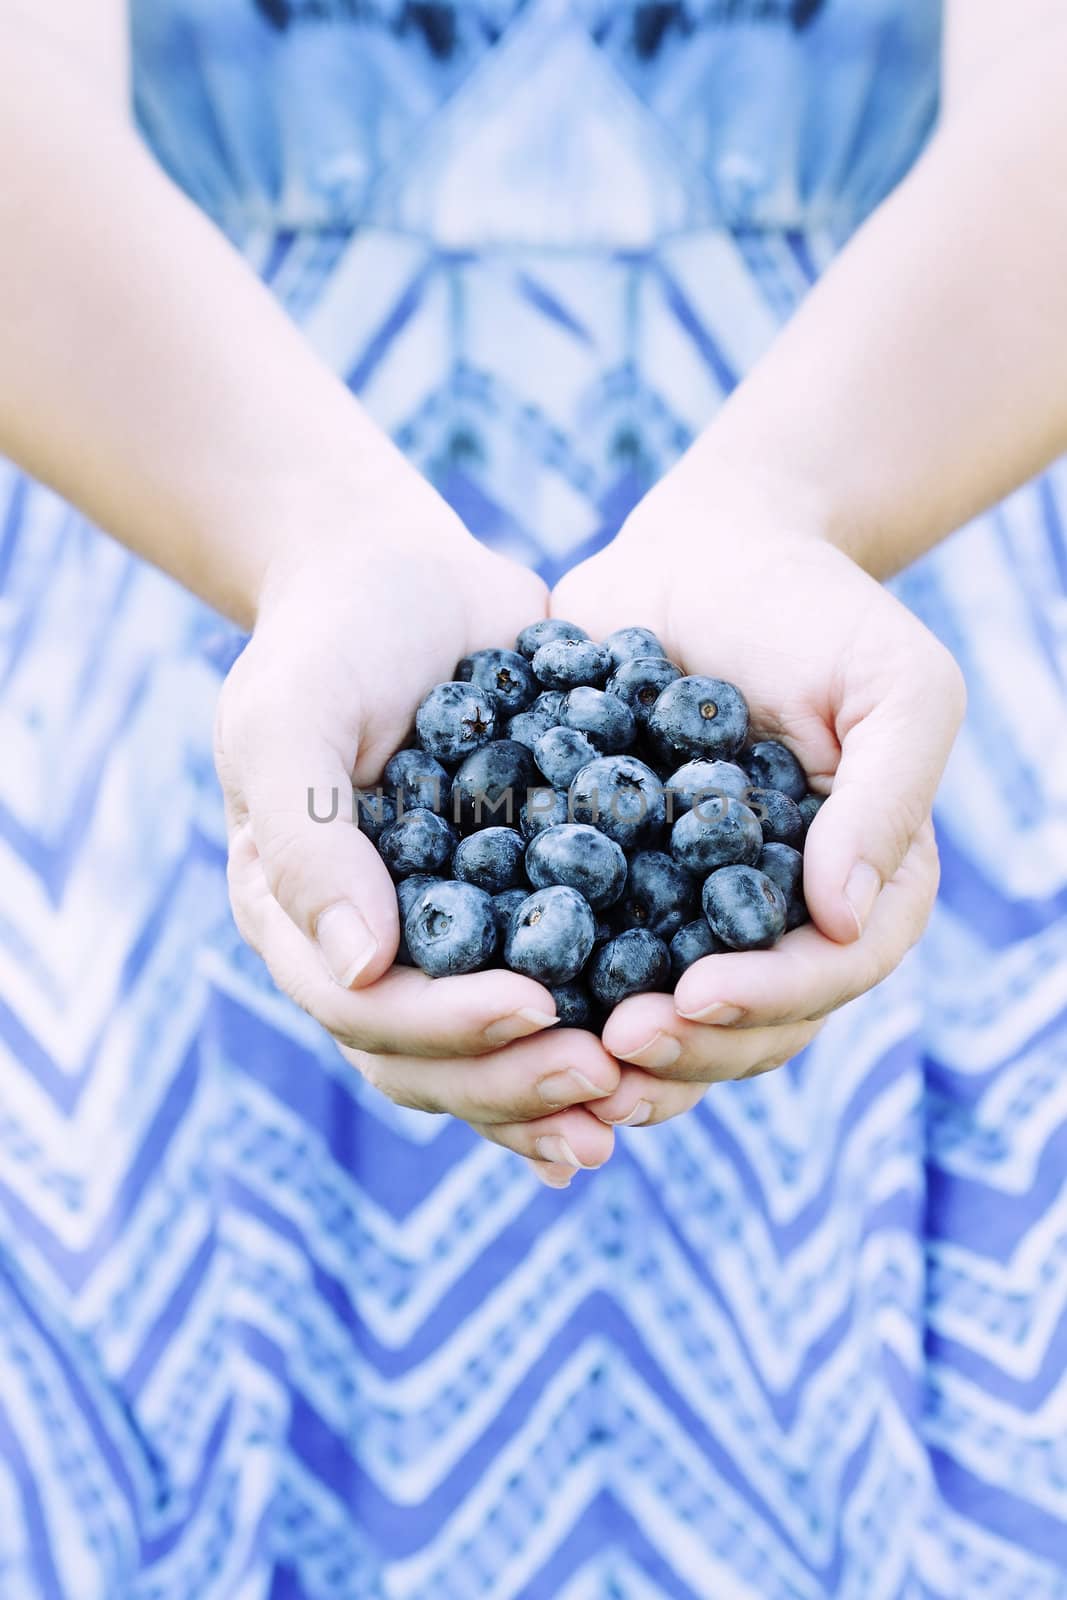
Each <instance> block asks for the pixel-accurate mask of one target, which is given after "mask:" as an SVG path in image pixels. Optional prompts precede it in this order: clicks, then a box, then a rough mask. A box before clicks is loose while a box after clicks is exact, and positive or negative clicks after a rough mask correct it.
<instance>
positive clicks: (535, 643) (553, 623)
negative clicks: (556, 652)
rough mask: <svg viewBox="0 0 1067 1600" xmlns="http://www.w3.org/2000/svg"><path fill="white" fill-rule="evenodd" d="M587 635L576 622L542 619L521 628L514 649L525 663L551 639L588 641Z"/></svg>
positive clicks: (550, 618) (553, 618)
mask: <svg viewBox="0 0 1067 1600" xmlns="http://www.w3.org/2000/svg"><path fill="white" fill-rule="evenodd" d="M588 637H589V635H588V634H587V633H586V631H585V629H584V628H579V626H578V624H577V623H576V622H564V621H563V619H562V617H542V618H541V619H540V621H539V622H531V623H530V625H529V626H528V627H526V628H523V630H522V632H521V633H520V634H519V637H518V638H517V639H516V640H515V648H516V650H517V651H518V652H519V654H520V655H521V656H525V657H526V659H527V661H532V660H533V658H534V656H535V655H536V654H537V652H538V650H540V648H541V646H542V645H543V644H550V643H551V642H552V640H553V639H588Z"/></svg>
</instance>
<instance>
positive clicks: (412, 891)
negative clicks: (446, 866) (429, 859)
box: [396, 872, 441, 967]
mask: <svg viewBox="0 0 1067 1600" xmlns="http://www.w3.org/2000/svg"><path fill="white" fill-rule="evenodd" d="M440 882H441V879H440V878H431V877H430V875H429V874H428V873H426V872H415V873H413V874H412V876H411V877H410V878H401V879H400V881H399V883H398V884H397V886H396V903H397V910H398V911H399V914H400V916H399V920H400V944H399V946H398V948H397V952H396V959H397V964H398V965H399V966H401V967H413V966H414V965H415V963H414V961H413V960H412V959H411V951H410V950H409V949H408V941H407V936H406V935H405V933H404V919H405V918H406V916H407V914H408V912H409V911H410V910H411V908H412V906H413V905H414V904H415V901H416V900H417V899H418V897H419V895H420V894H421V893H422V891H423V890H424V889H425V888H426V886H427V885H428V884H431V883H440Z"/></svg>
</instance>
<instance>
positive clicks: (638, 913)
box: [615, 850, 697, 939]
mask: <svg viewBox="0 0 1067 1600" xmlns="http://www.w3.org/2000/svg"><path fill="white" fill-rule="evenodd" d="M696 911H697V885H696V883H695V882H694V881H693V875H692V873H690V872H688V871H687V870H686V868H685V867H683V866H680V865H679V864H678V862H677V861H675V860H674V859H673V858H672V857H671V856H669V855H667V854H666V853H665V852H664V851H662V850H643V851H641V853H640V854H639V855H636V856H632V857H631V858H630V866H629V870H628V872H627V874H626V888H625V890H624V892H623V897H622V901H621V903H620V905H619V906H618V908H617V910H616V913H615V915H616V917H617V918H619V919H621V921H622V925H623V926H624V927H628V928H647V929H648V931H649V933H654V934H657V935H658V937H659V938H661V939H670V938H672V937H673V935H674V934H676V933H677V932H678V929H679V928H680V927H681V926H682V924H683V923H686V922H689V921H691V919H692V918H693V917H694V916H695V915H696Z"/></svg>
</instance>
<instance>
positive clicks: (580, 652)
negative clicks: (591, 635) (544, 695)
mask: <svg viewBox="0 0 1067 1600" xmlns="http://www.w3.org/2000/svg"><path fill="white" fill-rule="evenodd" d="M532 665H533V669H534V671H535V672H536V674H537V676H538V678H539V679H540V680H541V682H542V683H543V684H544V685H545V687H546V688H548V689H574V688H576V687H577V686H578V685H579V684H581V683H592V684H601V683H603V682H604V679H605V678H606V677H607V675H608V673H609V672H610V671H611V656H610V655H609V654H608V652H607V651H606V650H605V649H604V646H603V645H602V644H594V643H593V641H592V640H591V639H552V640H550V641H549V643H548V644H543V645H542V646H541V647H540V649H539V650H538V652H537V654H536V655H535V656H534V658H533V663H532Z"/></svg>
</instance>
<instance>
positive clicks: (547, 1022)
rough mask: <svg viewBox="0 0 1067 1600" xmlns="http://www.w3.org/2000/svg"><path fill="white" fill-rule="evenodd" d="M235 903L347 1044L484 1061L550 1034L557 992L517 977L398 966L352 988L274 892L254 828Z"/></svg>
mask: <svg viewBox="0 0 1067 1600" xmlns="http://www.w3.org/2000/svg"><path fill="white" fill-rule="evenodd" d="M228 876H229V883H230V900H231V904H232V906H233V913H234V919H235V921H236V923H237V926H238V928H239V930H240V932H241V934H242V936H243V937H244V938H245V939H246V940H247V942H248V943H249V944H250V945H251V946H252V948H253V949H254V950H256V951H257V952H258V953H259V955H261V956H262V957H263V960H264V961H265V962H266V964H267V967H268V969H269V970H270V974H271V977H272V978H273V979H274V981H275V983H276V984H277V985H278V987H279V988H280V989H281V990H283V992H284V993H285V994H287V995H289V997H290V999H292V1000H295V1001H296V1003H297V1004H298V1005H300V1006H302V1007H303V1008H304V1010H305V1011H308V1012H310V1014H311V1015H312V1016H313V1017H314V1018H315V1019H316V1021H318V1022H320V1023H321V1024H322V1025H323V1027H324V1028H327V1029H328V1030H329V1031H330V1033H332V1034H334V1036H335V1037H336V1038H337V1039H339V1040H340V1041H341V1042H343V1043H346V1044H349V1045H351V1046H353V1047H354V1048H357V1049H363V1050H368V1051H371V1052H373V1053H376V1054H399V1055H426V1056H433V1057H443V1056H453V1055H455V1056H466V1055H478V1054H480V1053H481V1052H483V1051H488V1050H495V1049H498V1048H499V1047H500V1046H501V1045H503V1044H507V1043H509V1042H510V1041H511V1040H513V1039H518V1038H523V1037H525V1036H527V1035H532V1034H535V1033H538V1032H540V1031H542V1030H543V1029H546V1028H550V1027H552V1025H553V1024H554V1023H555V1021H556V1008H555V1005H554V1003H553V1001H552V996H551V995H550V994H549V993H548V991H547V990H546V989H543V988H542V987H541V985H540V984H538V983H534V982H533V980H532V979H530V978H524V977H522V976H521V975H520V974H519V973H517V972H508V971H505V970H502V969H501V970H497V971H493V972H477V973H471V974H469V975H468V976H466V977H455V978H428V977H426V975H425V974H424V973H422V972H419V971H417V970H416V969H415V968H414V967H392V968H391V969H390V970H389V971H388V972H387V973H385V974H384V976H383V977H381V978H379V979H378V982H377V983H375V984H372V985H371V987H370V988H369V989H342V988H341V986H340V985H339V984H337V983H336V982H334V981H333V979H332V978H331V977H330V975H329V973H328V972H327V971H326V969H325V967H324V965H323V962H322V960H321V958H320V956H319V955H318V953H317V952H316V950H315V948H314V947H313V946H312V945H310V944H309V943H308V941H307V940H306V939H305V938H304V937H303V935H302V934H301V933H300V932H299V930H298V929H297V928H296V926H295V925H294V923H292V922H291V921H290V919H289V918H288V917H287V916H286V914H285V912H284V911H283V910H282V909H281V907H280V906H279V905H278V903H277V901H276V900H275V899H274V897H273V895H272V894H271V892H270V889H269V888H268V886H267V882H266V878H265V876H264V873H263V869H262V863H261V862H260V861H259V857H258V854H257V852H256V848H255V843H254V841H253V839H252V836H251V830H250V829H249V828H248V827H247V826H246V827H244V828H242V829H239V830H238V832H237V834H236V835H235V836H234V839H233V842H232V844H231V847H230V860H229V866H228Z"/></svg>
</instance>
